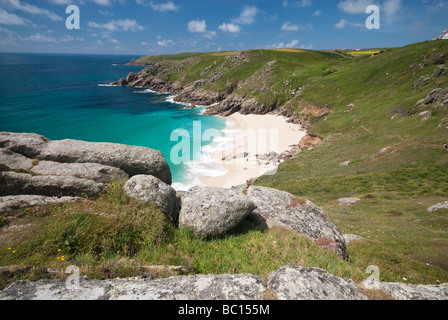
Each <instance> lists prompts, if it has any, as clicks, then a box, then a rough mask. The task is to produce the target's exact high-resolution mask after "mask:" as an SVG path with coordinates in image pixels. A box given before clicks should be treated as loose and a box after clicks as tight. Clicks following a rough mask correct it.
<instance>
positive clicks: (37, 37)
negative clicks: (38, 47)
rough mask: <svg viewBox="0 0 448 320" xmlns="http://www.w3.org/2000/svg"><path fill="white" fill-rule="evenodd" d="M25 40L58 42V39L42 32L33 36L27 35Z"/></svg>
mask: <svg viewBox="0 0 448 320" xmlns="http://www.w3.org/2000/svg"><path fill="white" fill-rule="evenodd" d="M24 40H26V41H33V42H48V43H57V42H58V41H57V40H56V39H55V38H53V37H51V36H47V35H45V34H41V33H36V34H34V35H32V36H29V37H26V38H24Z"/></svg>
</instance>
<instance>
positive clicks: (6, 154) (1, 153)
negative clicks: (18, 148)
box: [0, 148, 33, 171]
mask: <svg viewBox="0 0 448 320" xmlns="http://www.w3.org/2000/svg"><path fill="white" fill-rule="evenodd" d="M0 166H3V167H4V168H8V169H10V170H25V171H27V170H30V169H31V168H32V167H33V160H31V159H29V158H27V157H25V156H22V155H21V154H18V153H15V152H12V151H10V150H6V149H1V148H0Z"/></svg>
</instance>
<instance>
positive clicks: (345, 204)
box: [338, 197, 361, 207]
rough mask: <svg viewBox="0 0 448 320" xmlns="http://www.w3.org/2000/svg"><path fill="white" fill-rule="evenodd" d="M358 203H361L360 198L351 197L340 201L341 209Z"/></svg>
mask: <svg viewBox="0 0 448 320" xmlns="http://www.w3.org/2000/svg"><path fill="white" fill-rule="evenodd" d="M358 201H361V199H360V198H357V197H349V198H341V199H338V202H339V205H340V206H341V207H348V206H351V205H352V204H355V203H357V202H358Z"/></svg>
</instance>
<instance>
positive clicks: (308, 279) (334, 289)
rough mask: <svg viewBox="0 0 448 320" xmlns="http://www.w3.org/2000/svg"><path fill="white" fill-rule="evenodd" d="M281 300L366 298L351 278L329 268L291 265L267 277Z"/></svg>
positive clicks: (269, 285)
mask: <svg viewBox="0 0 448 320" xmlns="http://www.w3.org/2000/svg"><path fill="white" fill-rule="evenodd" d="M268 288H269V289H271V290H272V291H273V292H274V293H275V294H277V297H278V298H279V299H280V300H367V297H366V296H364V295H363V294H362V288H361V287H360V286H358V285H357V284H356V283H355V282H353V281H352V280H345V279H341V278H339V277H337V276H335V275H332V274H330V273H328V271H325V270H321V269H316V268H302V267H299V266H293V265H288V266H285V267H283V268H280V269H278V270H276V271H275V272H273V273H272V274H271V276H270V277H269V280H268Z"/></svg>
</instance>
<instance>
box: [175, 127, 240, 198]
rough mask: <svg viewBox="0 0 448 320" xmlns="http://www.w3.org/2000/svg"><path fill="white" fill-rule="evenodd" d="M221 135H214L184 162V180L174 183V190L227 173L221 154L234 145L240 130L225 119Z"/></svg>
mask: <svg viewBox="0 0 448 320" xmlns="http://www.w3.org/2000/svg"><path fill="white" fill-rule="evenodd" d="M220 132H221V134H222V136H221V137H215V138H214V139H213V141H212V143H210V144H209V145H206V146H203V147H202V148H201V154H200V155H196V157H195V159H194V160H193V161H189V162H187V163H186V164H185V174H184V178H185V180H184V182H182V183H174V184H173V188H174V189H176V190H181V191H186V190H188V189H190V188H192V187H195V186H203V185H204V183H203V182H202V179H204V178H208V177H221V176H224V175H226V174H227V173H228V171H227V169H225V168H224V167H223V165H222V157H221V156H220V155H221V154H224V152H225V151H226V150H230V149H233V148H235V147H236V141H237V140H238V139H239V138H240V136H241V134H242V132H241V130H239V129H236V124H235V123H233V122H232V121H230V120H228V119H227V121H226V127H225V128H224V129H222V130H221V131H220Z"/></svg>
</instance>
